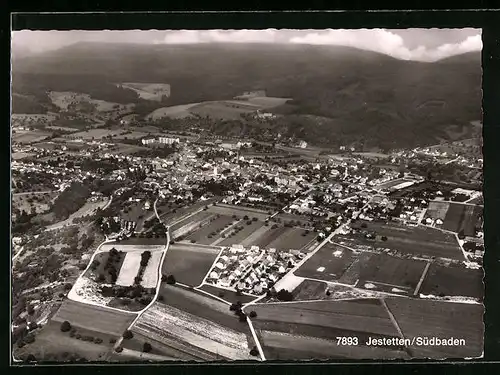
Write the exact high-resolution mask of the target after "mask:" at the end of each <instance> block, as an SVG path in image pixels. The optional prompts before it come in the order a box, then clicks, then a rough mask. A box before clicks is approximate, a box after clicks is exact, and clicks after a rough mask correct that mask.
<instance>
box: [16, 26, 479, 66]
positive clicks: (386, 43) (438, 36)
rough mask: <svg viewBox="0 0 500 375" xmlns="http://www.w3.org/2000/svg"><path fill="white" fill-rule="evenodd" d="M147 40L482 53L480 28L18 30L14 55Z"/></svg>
mask: <svg viewBox="0 0 500 375" xmlns="http://www.w3.org/2000/svg"><path fill="white" fill-rule="evenodd" d="M81 41H92V42H107V43H143V44H197V43H300V44H312V45H340V46H349V47H355V48H360V49H365V50H370V51H375V52H380V53H384V54H387V55H390V56H393V57H395V58H398V59H404V60H416V61H436V60H439V59H442V58H445V57H449V56H453V55H457V54H461V53H465V52H471V51H480V50H481V48H482V42H481V30H480V29H471V28H466V29H357V30H354V29H351V30H342V29H338V30H337V29H325V30H287V29H281V30H276V29H266V30H126V31H117V30H113V31H111V30H102V31H80V30H71V31H31V30H21V31H13V32H12V50H13V53H20V52H23V53H28V52H30V53H39V52H45V51H50V50H54V49H58V48H61V47H64V46H67V45H70V44H73V43H76V42H81Z"/></svg>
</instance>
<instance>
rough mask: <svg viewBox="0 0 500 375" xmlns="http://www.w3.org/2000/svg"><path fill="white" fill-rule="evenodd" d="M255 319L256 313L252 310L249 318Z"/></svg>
mask: <svg viewBox="0 0 500 375" xmlns="http://www.w3.org/2000/svg"><path fill="white" fill-rule="evenodd" d="M256 317H257V313H256V312H255V311H254V310H252V311H250V318H256Z"/></svg>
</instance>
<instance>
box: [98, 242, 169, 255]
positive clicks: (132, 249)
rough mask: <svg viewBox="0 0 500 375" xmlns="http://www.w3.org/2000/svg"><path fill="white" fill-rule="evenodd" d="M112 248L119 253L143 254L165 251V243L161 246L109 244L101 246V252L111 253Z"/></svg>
mask: <svg viewBox="0 0 500 375" xmlns="http://www.w3.org/2000/svg"><path fill="white" fill-rule="evenodd" d="M112 248H115V249H116V250H118V251H123V252H125V253H127V252H143V251H146V250H149V251H151V252H154V251H162V250H163V249H165V243H163V244H160V245H144V244H134V245H132V244H130V245H129V244H126V243H124V242H107V243H105V244H103V245H102V246H101V248H100V249H99V250H100V251H109V250H111V249H112Z"/></svg>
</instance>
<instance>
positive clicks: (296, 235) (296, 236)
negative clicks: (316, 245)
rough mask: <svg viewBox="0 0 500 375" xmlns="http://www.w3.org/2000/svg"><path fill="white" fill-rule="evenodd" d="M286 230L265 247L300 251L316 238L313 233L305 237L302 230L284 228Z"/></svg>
mask: <svg viewBox="0 0 500 375" xmlns="http://www.w3.org/2000/svg"><path fill="white" fill-rule="evenodd" d="M285 229H286V230H285V231H284V232H283V233H282V234H281V235H280V236H279V237H277V238H276V239H274V240H273V241H271V242H270V243H269V244H268V245H267V247H270V248H275V249H277V250H302V249H303V248H304V247H305V246H306V245H307V244H309V243H310V242H311V241H313V240H314V239H315V237H316V235H315V233H314V232H309V233H307V234H306V235H305V236H303V235H302V234H304V233H305V231H304V229H298V228H285Z"/></svg>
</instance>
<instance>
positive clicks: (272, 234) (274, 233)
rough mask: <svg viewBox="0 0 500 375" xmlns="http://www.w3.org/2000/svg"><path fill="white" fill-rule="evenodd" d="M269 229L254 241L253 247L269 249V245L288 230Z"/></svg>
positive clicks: (280, 228)
mask: <svg viewBox="0 0 500 375" xmlns="http://www.w3.org/2000/svg"><path fill="white" fill-rule="evenodd" d="M269 228H270V229H269V230H268V231H266V232H265V233H264V234H263V235H262V236H261V237H260V238H259V239H257V240H256V241H255V243H254V245H256V246H259V247H260V248H269V247H270V246H269V244H270V243H271V242H273V241H274V240H276V239H277V238H278V237H279V236H281V235H282V234H283V233H285V232H286V230H287V229H288V228H285V227H278V228H276V229H272V227H269Z"/></svg>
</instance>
